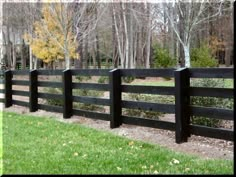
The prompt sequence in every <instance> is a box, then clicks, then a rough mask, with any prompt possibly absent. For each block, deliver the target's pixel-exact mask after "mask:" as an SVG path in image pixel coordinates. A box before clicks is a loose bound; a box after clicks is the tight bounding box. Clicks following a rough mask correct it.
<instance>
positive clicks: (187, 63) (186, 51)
mask: <svg viewBox="0 0 236 177" xmlns="http://www.w3.org/2000/svg"><path fill="white" fill-rule="evenodd" d="M183 48H184V60H185V67H187V68H190V66H191V65H190V45H189V44H187V45H185V46H183Z"/></svg>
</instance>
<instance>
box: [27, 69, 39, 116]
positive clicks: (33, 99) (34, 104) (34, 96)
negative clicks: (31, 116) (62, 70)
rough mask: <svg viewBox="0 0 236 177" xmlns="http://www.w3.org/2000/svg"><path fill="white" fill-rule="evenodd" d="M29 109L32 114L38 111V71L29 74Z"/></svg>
mask: <svg viewBox="0 0 236 177" xmlns="http://www.w3.org/2000/svg"><path fill="white" fill-rule="evenodd" d="M29 81H30V83H29V84H30V85H29V93H30V97H29V109H30V112H35V111H37V110H38V83H37V82H38V73H37V70H32V71H30V72H29Z"/></svg>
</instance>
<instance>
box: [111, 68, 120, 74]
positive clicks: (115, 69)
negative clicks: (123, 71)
mask: <svg viewBox="0 0 236 177" xmlns="http://www.w3.org/2000/svg"><path fill="white" fill-rule="evenodd" d="M118 70H120V69H119V68H114V69H112V70H111V71H109V72H110V73H111V72H114V71H118Z"/></svg>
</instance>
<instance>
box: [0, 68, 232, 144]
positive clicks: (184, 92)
mask: <svg viewBox="0 0 236 177" xmlns="http://www.w3.org/2000/svg"><path fill="white" fill-rule="evenodd" d="M3 74H4V80H3V82H2V83H3V84H4V85H5V89H1V90H0V93H4V94H5V99H1V102H4V103H5V107H10V106H12V105H13V104H15V105H20V106H26V107H29V110H30V111H31V112H34V111H37V110H38V109H41V110H46V111H51V112H59V113H63V117H64V118H66V119H67V118H70V117H71V116H72V115H78V116H84V117H89V118H93V119H101V120H106V121H110V128H116V127H119V126H120V125H121V124H131V125H138V126H145V127H152V128H160V129H165V130H171V131H175V134H176V143H181V142H186V141H187V139H188V137H189V136H190V135H191V134H194V135H199V136H206V137H211V138H219V139H225V140H230V141H233V139H234V138H233V134H234V131H233V130H230V129H224V128H212V127H207V126H200V125H194V124H191V123H190V117H191V116H203V117H208V118H213V119H215V118H216V119H222V120H231V121H234V119H233V117H234V116H233V114H234V110H232V109H222V108H212V107H201V106H194V105H190V96H203V97H217V98H233V91H234V88H206V87H191V86H190V78H229V79H233V69H232V68H180V69H113V70H108V69H102V70H99V69H82V70H32V71H29V70H18V71H16V70H14V71H11V70H8V71H6V72H4V73H3ZM15 75H19V76H20V75H26V76H28V77H29V78H28V80H15V79H12V78H13V76H15ZM41 75H47V76H56V75H57V76H59V77H61V78H62V82H46V81H39V80H38V78H39V77H40V76H41ZM72 76H107V77H109V83H108V84H98V83H76V82H73V79H72ZM122 77H169V78H174V80H175V86H173V87H167V86H145V85H125V84H122V82H121V80H122ZM13 85H23V86H29V90H28V91H25V90H13V89H12V86H13ZM39 87H50V88H61V89H62V90H63V93H62V94H49V93H42V92H39V89H38V88H39ZM78 88H79V89H90V90H99V91H109V92H110V98H109V99H105V98H95V97H84V96H74V95H73V89H78ZM122 93H140V94H154V95H172V96H174V97H175V104H160V103H150V102H141V101H127V100H122ZM13 95H19V96H27V97H29V102H25V101H20V100H14V99H12V98H13ZM39 98H42V99H55V98H57V99H61V100H62V102H63V104H62V105H63V106H51V105H45V104H40V103H38V99H39ZM73 102H80V103H88V104H96V105H103V106H109V107H110V113H98V112H93V111H85V110H80V109H75V108H74V107H73ZM122 108H128V109H140V110H148V111H156V112H165V113H172V114H175V122H168V121H162V120H153V119H147V118H140V117H130V116H126V115H123V114H122Z"/></svg>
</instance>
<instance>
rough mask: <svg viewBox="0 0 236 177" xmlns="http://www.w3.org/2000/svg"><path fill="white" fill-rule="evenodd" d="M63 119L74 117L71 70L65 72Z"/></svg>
mask: <svg viewBox="0 0 236 177" xmlns="http://www.w3.org/2000/svg"><path fill="white" fill-rule="evenodd" d="M62 81H63V83H62V84H63V118H65V119H67V118H70V117H71V116H72V102H73V100H72V74H71V70H70V69H66V70H64V71H63V76H62Z"/></svg>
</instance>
